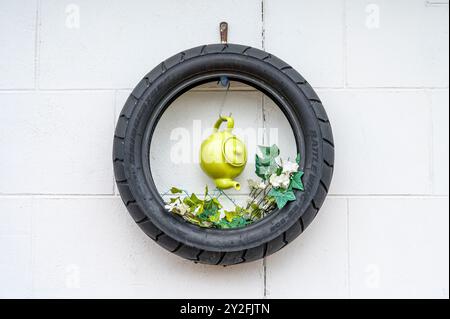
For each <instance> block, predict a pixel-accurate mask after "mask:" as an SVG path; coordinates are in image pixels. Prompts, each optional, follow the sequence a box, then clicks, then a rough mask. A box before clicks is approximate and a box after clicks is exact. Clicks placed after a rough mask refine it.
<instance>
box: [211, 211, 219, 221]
mask: <svg viewBox="0 0 450 319" xmlns="http://www.w3.org/2000/svg"><path fill="white" fill-rule="evenodd" d="M208 219H209V221H210V222H213V223H217V222H218V221H219V220H220V211H217V212H216V213H215V214H213V215H211V216H209V218H208Z"/></svg>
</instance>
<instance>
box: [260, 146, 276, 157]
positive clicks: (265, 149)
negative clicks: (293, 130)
mask: <svg viewBox="0 0 450 319" xmlns="http://www.w3.org/2000/svg"><path fill="white" fill-rule="evenodd" d="M259 149H260V150H261V153H262V154H263V156H264V158H275V157H278V155H280V149H279V148H278V146H276V145H275V144H273V145H272V146H261V145H260V146H259Z"/></svg>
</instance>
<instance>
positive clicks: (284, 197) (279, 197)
mask: <svg viewBox="0 0 450 319" xmlns="http://www.w3.org/2000/svg"><path fill="white" fill-rule="evenodd" d="M269 196H272V197H273V198H275V201H276V203H277V207H278V208H279V209H281V208H283V207H284V206H286V204H287V203H288V202H290V201H294V200H295V194H294V192H293V191H292V190H289V189H288V190H282V189H277V188H272V189H271V190H270V192H269Z"/></svg>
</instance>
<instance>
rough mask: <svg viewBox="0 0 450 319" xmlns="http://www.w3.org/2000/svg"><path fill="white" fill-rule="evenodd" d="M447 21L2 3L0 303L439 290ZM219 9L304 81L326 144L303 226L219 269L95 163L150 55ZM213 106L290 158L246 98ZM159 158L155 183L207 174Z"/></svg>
mask: <svg viewBox="0 0 450 319" xmlns="http://www.w3.org/2000/svg"><path fill="white" fill-rule="evenodd" d="M448 14H449V7H448V1H445V0H440V1H431V0H430V1H426V0H389V1H388V0H369V1H368V0H295V1H294V0H281V1H280V0H246V1H238V0H222V1H207V0H197V1H180V0H168V1H153V0H151V1H140V0H134V1H119V0H113V1H111V0H108V1H107V0H95V1H92V0H91V1H87V0H70V1H66V0H58V1H56V0H14V1H13V0H0V123H1V124H0V154H1V158H2V163H1V165H0V297H2V298H5V297H27V298H32V297H35V298H36V297H37V298H43V297H66V298H71V297H125V298H128V297H135V298H158V297H160V298H165V297H167V298H170V297H180V298H183V297H187V298H207V297H209V298H231V297H233V298H240V297H243V298H244V297H247V298H253V297H255V298H260V297H261V298H263V297H267V298H278V297H286V298H297V297H298V298H313V297H329V298H332V297H339V298H360V297H362V298H370V297H375V298H381V297H392V298H395V297H412V298H417V297H425V298H431V297H437V298H448V297H449V287H448V285H449V277H448V273H449V253H448V251H449V247H448V246H449V244H448V243H449V228H448V227H449V226H448V224H449V220H448V219H449V204H448V203H449V199H448V196H449V180H448V174H449V171H448V166H449V139H448V136H449V120H448V115H449V100H448V96H449V92H448V67H449V65H448V56H449V42H448V36H449V27H448V24H449V20H448ZM222 20H225V21H228V22H229V24H230V34H229V39H230V41H231V42H235V43H242V44H247V45H251V46H254V47H257V48H262V49H266V50H267V51H269V52H272V53H273V54H275V55H277V56H279V57H280V58H282V59H284V60H285V61H286V62H288V63H289V64H291V65H292V66H294V67H295V68H296V69H297V70H298V71H299V72H300V73H302V74H303V76H304V77H305V78H307V79H308V80H309V82H310V83H312V85H313V86H314V87H315V88H316V90H317V92H318V94H319V95H320V97H321V98H322V100H323V102H324V105H325V107H326V109H327V112H328V114H329V117H330V119H331V122H332V125H333V129H334V135H335V142H336V171H335V177H334V180H333V184H332V187H331V189H330V195H329V197H328V199H327V201H326V203H325V205H324V207H323V209H322V210H321V212H320V214H319V216H318V217H317V219H316V220H315V221H314V222H313V224H312V225H311V226H310V227H309V228H308V229H307V231H305V233H304V234H303V235H302V236H301V237H300V238H298V239H297V240H296V241H295V242H294V243H292V244H291V245H289V246H288V247H286V248H285V249H283V250H282V251H281V252H279V253H277V254H276V255H273V256H270V257H269V258H267V259H266V260H265V261H258V262H254V263H250V264H245V265H238V266H235V267H226V268H222V267H210V266H203V265H194V264H192V263H190V262H188V261H185V260H182V259H180V258H178V257H176V256H173V255H171V254H170V253H168V252H166V251H165V250H163V249H161V248H159V246H157V245H156V244H154V243H153V242H152V240H150V239H149V238H147V237H146V236H145V235H144V234H143V233H142V232H141V231H140V230H139V229H138V227H136V226H135V225H134V223H133V221H132V220H131V218H130V217H129V216H128V214H127V212H126V209H125V208H124V206H123V204H122V202H121V200H120V198H119V197H118V194H117V190H116V189H115V186H114V180H113V173H112V164H111V148H112V136H113V131H114V125H115V120H116V117H117V113H118V112H119V111H120V109H121V107H122V105H123V103H124V101H125V99H126V97H127V95H128V94H129V92H130V91H131V90H132V88H133V87H134V85H136V83H137V82H138V81H139V80H140V78H141V77H142V76H143V75H144V74H146V73H147V72H148V71H149V70H150V69H152V68H153V67H154V66H155V65H156V64H157V63H159V62H160V61H161V60H163V59H165V58H167V57H169V56H171V55H173V54H175V53H177V52H179V51H181V50H184V49H186V48H189V47H193V46H196V45H201V44H206V43H214V42H217V40H218V34H217V33H218V32H217V27H218V23H219V22H220V21H222ZM221 96H222V95H221V93H220V92H214V91H207V90H205V91H196V92H192V93H189V94H188V95H186V96H185V97H183V98H182V99H181V100H180V101H177V102H176V105H174V106H173V108H172V109H171V111H170V112H168V113H167V115H165V116H166V121H165V122H164V123H167V125H173V126H175V125H176V126H186V127H187V128H188V129H192V123H184V122H185V121H183V116H182V114H181V113H180V112H177V109H176V108H177V105H178V107H189V114H190V116H192V117H194V118H195V117H199V118H202V119H205V123H209V121H210V120H212V119H213V118H214V117H215V116H216V114H217V112H218V110H219V107H220V103H221ZM226 103H227V104H226V108H229V109H233V108H236V110H235V111H233V114H234V115H235V116H236V117H237V122H239V123H241V125H242V126H257V127H260V126H263V127H269V128H270V127H274V128H278V129H279V131H278V134H279V140H280V144H282V145H281V147H282V148H283V151H285V152H286V153H291V152H295V150H292V149H289V147H290V145H291V144H292V143H291V142H290V141H291V139H292V136H291V135H290V134H291V133H290V132H289V130H288V129H286V119H285V118H284V117H283V116H282V115H281V114H280V112H279V111H278V110H277V109H276V107H274V106H273V105H272V103H271V102H270V101H268V100H267V99H264V98H263V97H262V96H261V95H260V94H259V93H257V92H251V91H248V92H247V91H236V92H234V91H233V92H230V94H229V96H228V98H227V102H226ZM209 105H212V106H211V107H210V108H209V109H208V112H204V110H205V109H206V107H208V106H209ZM241 106H245V107H241ZM211 124H212V123H211ZM208 125H209V124H208ZM169 130H170V127H166V128H162V129H161V130H160V131H159V134H161V135H160V136H161V138H163V137H165V138H166V139H167V137H168V134H169ZM258 138H259V137H258ZM169 146H170V141H167V143H160V144H158V145H156V146H155V147H157V148H155V150H156V152H157V153H156V154H158V156H155V157H154V160H158V159H162V158H165V156H167V154H168V152H170V149H169ZM164 163H165V161H163V160H160V164H161V165H159V164H158V165H156V166H155V167H154V174H155V176H156V177H155V178H159V181H160V185H161V188H164V187H166V186H168V185H169V184H167V185H166V184H164V183H165V182H166V181H167V179H166V177H167V176H172V178H173V176H174V175H175V176H179V178H178V182H179V183H183V185H182V186H183V187H185V188H187V189H189V190H192V191H197V190H198V189H200V188H201V187H203V185H204V183H205V181H207V180H206V179H205V178H204V177H203V176H202V175H200V174H198V173H196V172H197V171H195V169H192V170H189V169H188V170H186V169H185V168H186V167H182V166H177V165H173V164H170V165H169V164H167V163H166V164H164ZM190 165H196V164H190ZM193 167H194V166H193ZM177 169H179V171H176V170H177ZM174 170H175V171H174ZM181 171H184V172H186V173H185V174H186V175H184V176H181V173H178V172H181ZM174 172H175V173H174ZM247 173H248V174H250V173H251V171H250V172H246V174H247ZM246 177H247V175H244V176H243V177H242V178H243V179H245V178H246Z"/></svg>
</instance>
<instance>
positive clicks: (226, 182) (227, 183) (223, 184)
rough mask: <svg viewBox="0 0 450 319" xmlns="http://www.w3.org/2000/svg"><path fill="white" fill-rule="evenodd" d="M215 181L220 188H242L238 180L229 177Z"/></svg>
mask: <svg viewBox="0 0 450 319" xmlns="http://www.w3.org/2000/svg"><path fill="white" fill-rule="evenodd" d="M214 183H215V184H216V186H217V187H218V188H220V189H228V188H232V187H234V189H235V190H237V191H238V190H240V189H241V184H239V183H238V182H236V181H233V180H232V179H229V178H219V179H215V180H214Z"/></svg>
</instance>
